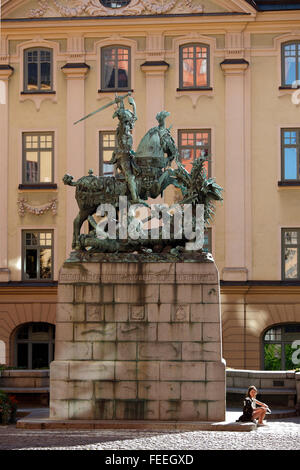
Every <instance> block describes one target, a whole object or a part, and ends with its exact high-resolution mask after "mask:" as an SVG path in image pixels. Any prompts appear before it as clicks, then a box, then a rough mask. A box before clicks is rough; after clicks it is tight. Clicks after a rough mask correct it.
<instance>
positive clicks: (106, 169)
mask: <svg viewBox="0 0 300 470" xmlns="http://www.w3.org/2000/svg"><path fill="white" fill-rule="evenodd" d="M99 139H100V142H99V144H100V145H99V149H100V172H99V173H100V175H102V176H113V175H114V165H112V164H111V163H109V162H110V160H111V159H112V156H113V152H114V150H115V149H116V133H115V131H108V132H100V133H99Z"/></svg>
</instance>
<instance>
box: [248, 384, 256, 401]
mask: <svg viewBox="0 0 300 470" xmlns="http://www.w3.org/2000/svg"><path fill="white" fill-rule="evenodd" d="M251 390H255V391H256V392H257V388H256V387H255V385H250V387H249V388H248V391H247V395H246V397H249V398H250V392H251Z"/></svg>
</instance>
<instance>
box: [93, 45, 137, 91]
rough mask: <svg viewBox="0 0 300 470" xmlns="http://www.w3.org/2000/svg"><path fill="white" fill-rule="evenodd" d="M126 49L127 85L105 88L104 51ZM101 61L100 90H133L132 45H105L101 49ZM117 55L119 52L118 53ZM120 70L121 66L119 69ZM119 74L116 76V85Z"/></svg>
mask: <svg viewBox="0 0 300 470" xmlns="http://www.w3.org/2000/svg"><path fill="white" fill-rule="evenodd" d="M119 48H120V49H126V50H127V51H128V84H127V87H118V86H117V87H114V88H107V87H106V88H105V87H104V73H105V63H104V53H105V50H110V51H112V50H113V49H119ZM100 55H101V57H100V63H101V74H100V91H102V92H116V91H132V89H131V60H132V59H131V46H127V45H124V46H123V45H122V44H111V45H105V46H104V45H103V46H102V47H101V49H100ZM116 57H117V54H116ZM117 64H118V62H117ZM117 70H119V68H118V69H117ZM117 79H118V78H117V74H116V76H115V85H116V81H117Z"/></svg>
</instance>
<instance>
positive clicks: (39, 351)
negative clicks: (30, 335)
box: [32, 343, 49, 369]
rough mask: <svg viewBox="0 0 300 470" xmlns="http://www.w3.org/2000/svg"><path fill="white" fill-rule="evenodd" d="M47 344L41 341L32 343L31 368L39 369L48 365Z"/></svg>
mask: <svg viewBox="0 0 300 470" xmlns="http://www.w3.org/2000/svg"><path fill="white" fill-rule="evenodd" d="M48 351H49V346H48V344H45V343H44V344H43V343H40V344H39V343H36V344H35V343H33V344H32V368H33V369H41V368H43V367H48V366H49V352H48Z"/></svg>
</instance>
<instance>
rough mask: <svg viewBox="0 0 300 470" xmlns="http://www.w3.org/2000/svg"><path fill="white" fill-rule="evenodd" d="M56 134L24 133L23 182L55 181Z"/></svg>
mask: <svg viewBox="0 0 300 470" xmlns="http://www.w3.org/2000/svg"><path fill="white" fill-rule="evenodd" d="M53 141H54V134H53V132H47V133H35V134H32V133H27V132H25V133H23V183H24V184H39V183H52V182H53V161H54V142H53Z"/></svg>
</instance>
